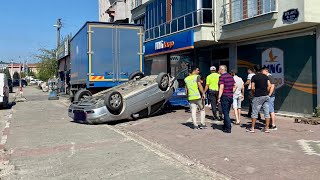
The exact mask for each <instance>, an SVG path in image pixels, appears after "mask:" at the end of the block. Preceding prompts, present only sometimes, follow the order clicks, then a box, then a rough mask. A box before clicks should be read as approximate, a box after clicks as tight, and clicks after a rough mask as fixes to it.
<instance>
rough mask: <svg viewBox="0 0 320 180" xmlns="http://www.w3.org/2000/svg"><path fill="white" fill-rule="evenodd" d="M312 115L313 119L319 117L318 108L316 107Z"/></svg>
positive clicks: (319, 107) (319, 109) (319, 111)
mask: <svg viewBox="0 0 320 180" xmlns="http://www.w3.org/2000/svg"><path fill="white" fill-rule="evenodd" d="M313 115H314V116H315V117H320V106H317V107H316V108H315V109H314V113H313Z"/></svg>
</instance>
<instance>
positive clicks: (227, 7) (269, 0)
mask: <svg viewBox="0 0 320 180" xmlns="http://www.w3.org/2000/svg"><path fill="white" fill-rule="evenodd" d="M276 11H277V0H232V1H231V2H229V3H226V4H224V12H225V13H224V24H229V23H234V22H238V21H242V20H245V19H249V18H253V17H257V16H261V15H264V14H268V13H271V12H276Z"/></svg>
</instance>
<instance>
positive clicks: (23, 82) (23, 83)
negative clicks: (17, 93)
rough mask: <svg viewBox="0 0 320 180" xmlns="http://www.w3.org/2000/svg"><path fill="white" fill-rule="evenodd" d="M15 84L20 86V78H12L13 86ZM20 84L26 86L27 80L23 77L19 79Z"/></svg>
mask: <svg viewBox="0 0 320 180" xmlns="http://www.w3.org/2000/svg"><path fill="white" fill-rule="evenodd" d="M16 86H20V79H15V80H13V87H16ZM21 86H22V87H26V86H28V83H27V81H26V80H24V79H21Z"/></svg>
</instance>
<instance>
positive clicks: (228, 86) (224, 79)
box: [218, 65, 236, 133]
mask: <svg viewBox="0 0 320 180" xmlns="http://www.w3.org/2000/svg"><path fill="white" fill-rule="evenodd" d="M219 72H220V74H221V76H220V78H219V99H218V102H220V103H221V107H222V113H223V116H224V125H223V132H225V133H231V120H230V116H229V113H230V108H231V105H232V103H233V92H234V91H235V89H236V86H235V81H234V79H233V77H232V76H231V75H230V74H228V73H227V66H225V65H221V66H219Z"/></svg>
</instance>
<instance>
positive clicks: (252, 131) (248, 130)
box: [247, 128, 255, 133]
mask: <svg viewBox="0 0 320 180" xmlns="http://www.w3.org/2000/svg"><path fill="white" fill-rule="evenodd" d="M247 132H249V133H255V132H254V129H251V128H250V129H247Z"/></svg>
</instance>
